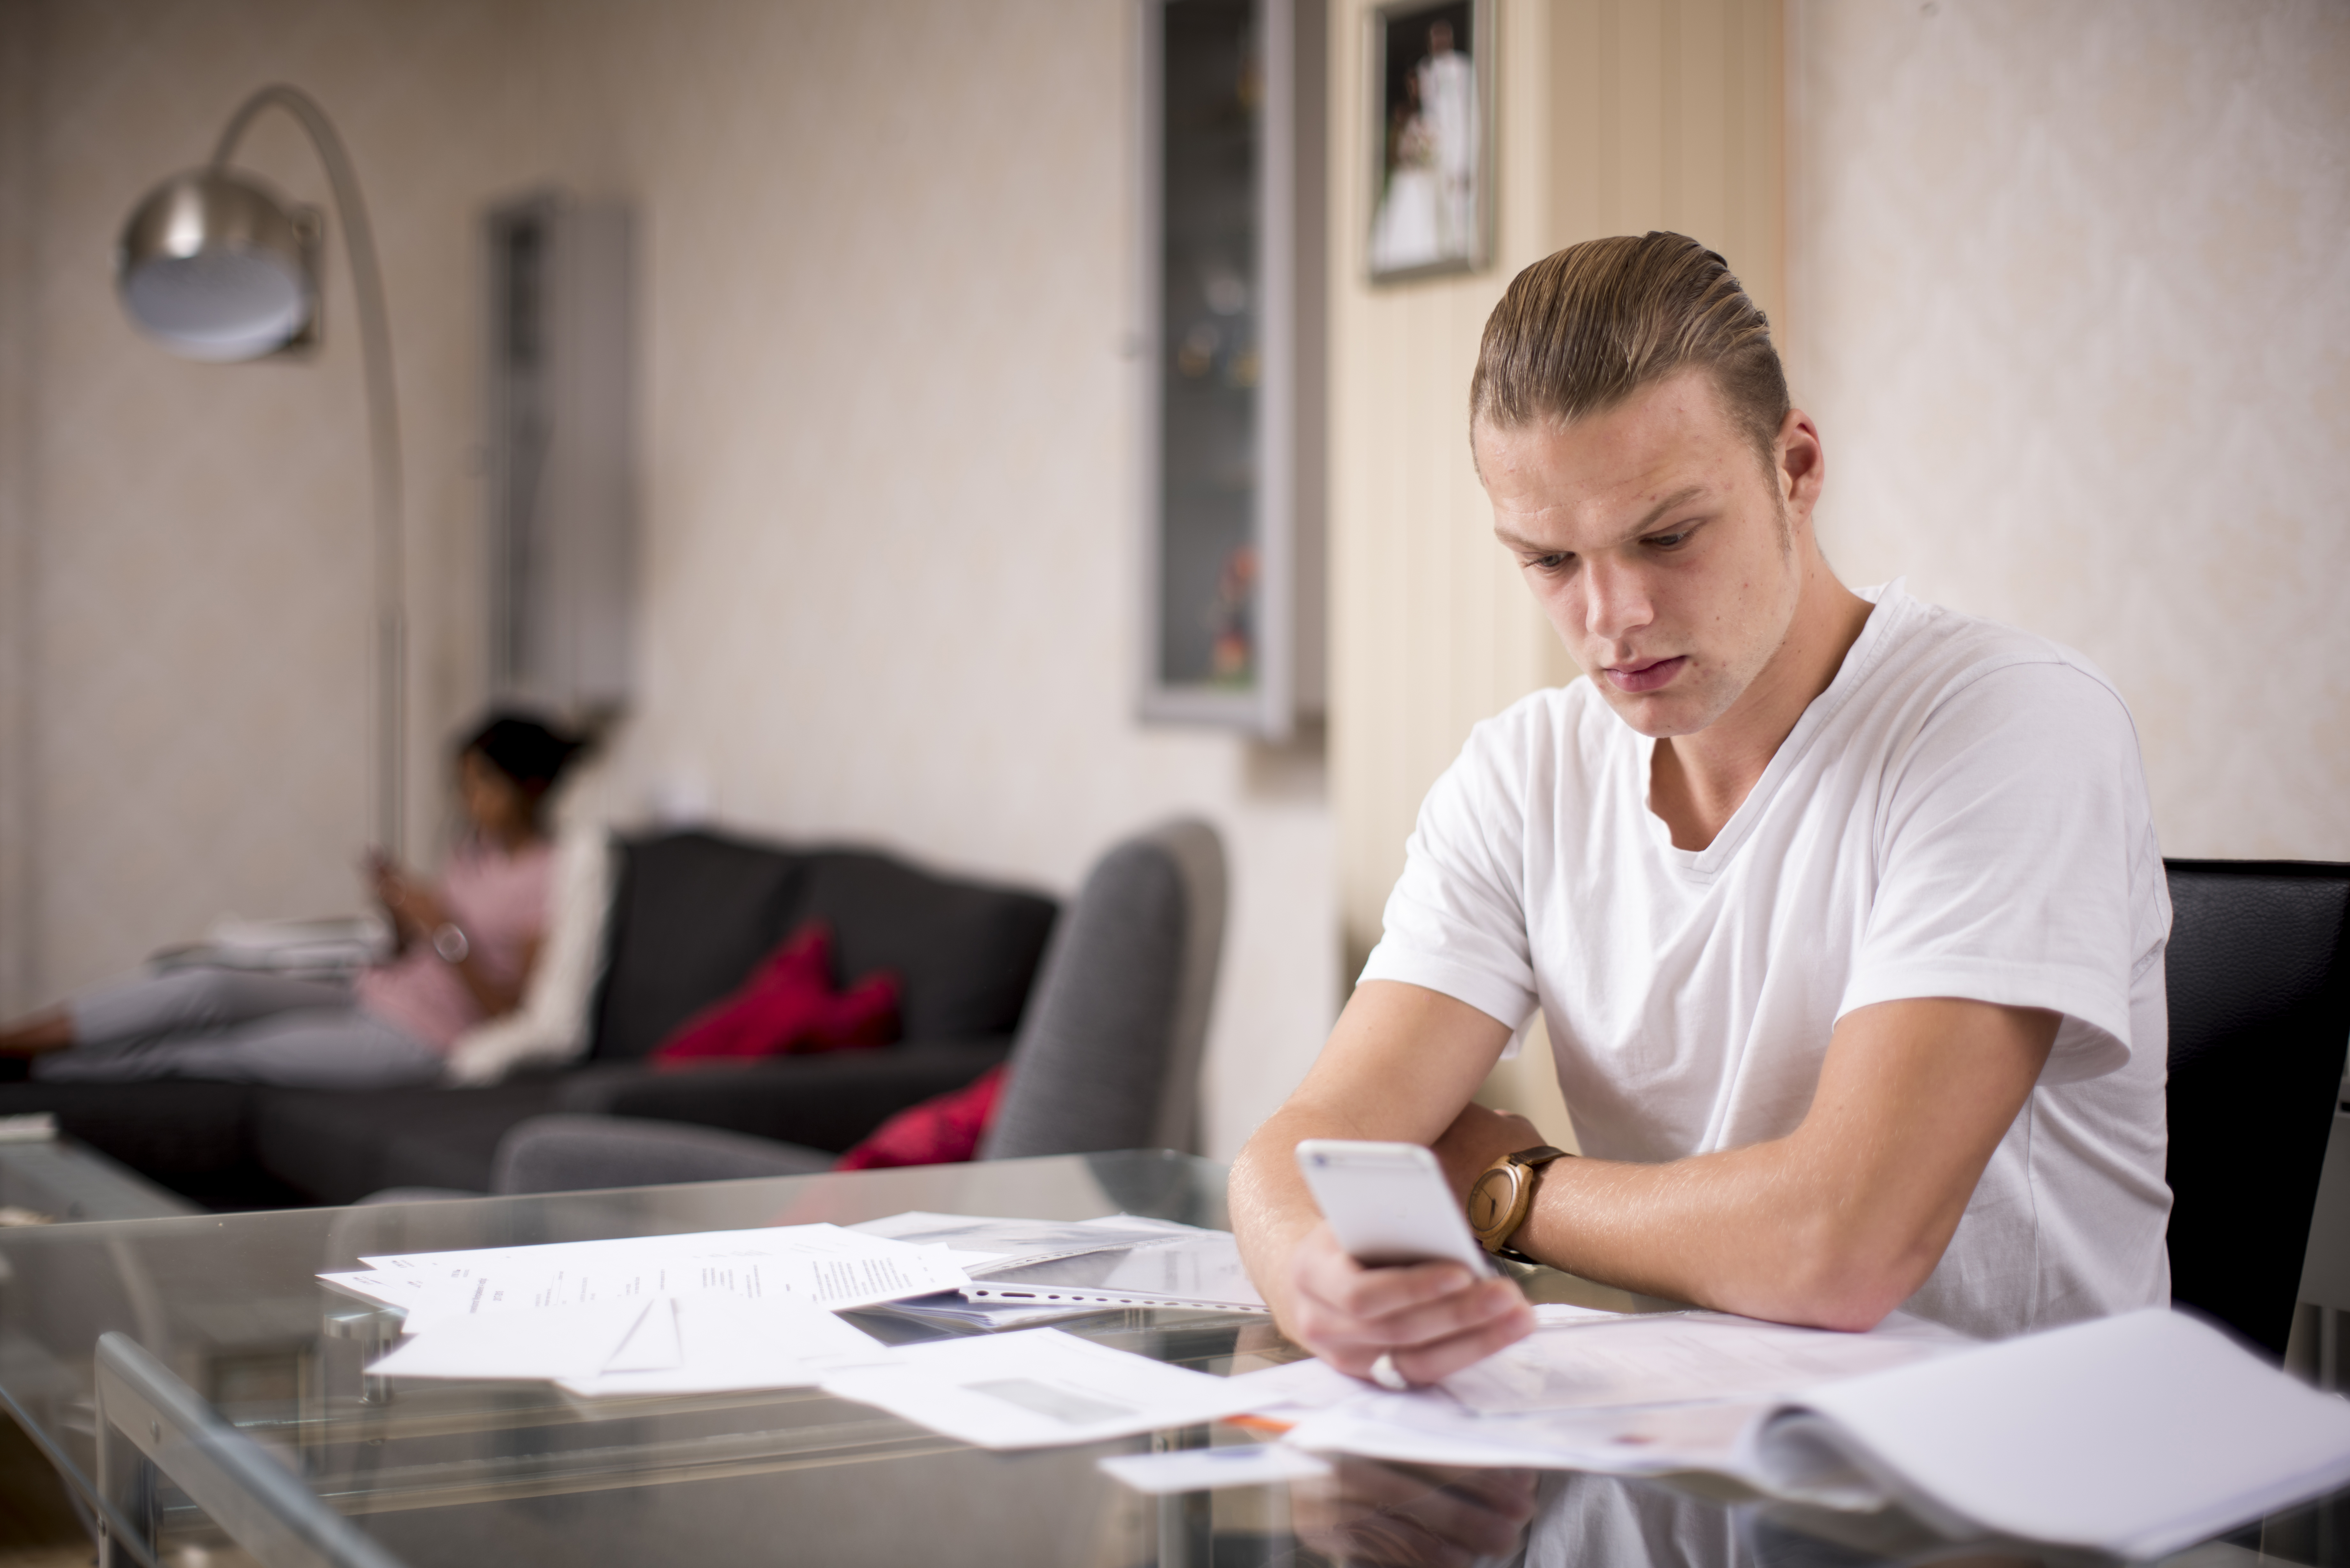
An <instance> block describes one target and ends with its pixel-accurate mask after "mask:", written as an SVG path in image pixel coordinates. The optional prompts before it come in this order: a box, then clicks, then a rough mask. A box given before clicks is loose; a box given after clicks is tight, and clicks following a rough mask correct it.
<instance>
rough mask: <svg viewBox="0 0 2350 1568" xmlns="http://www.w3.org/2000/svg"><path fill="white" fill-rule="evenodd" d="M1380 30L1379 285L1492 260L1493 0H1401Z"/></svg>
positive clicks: (1373, 219)
mask: <svg viewBox="0 0 2350 1568" xmlns="http://www.w3.org/2000/svg"><path fill="white" fill-rule="evenodd" d="M1366 20H1367V25H1368V26H1369V28H1370V40H1369V45H1370V47H1369V50H1368V53H1369V56H1370V79H1369V80H1368V82H1367V83H1366V84H1365V85H1366V88H1367V91H1366V93H1365V101H1366V103H1367V105H1368V107H1369V110H1370V127H1369V130H1370V136H1369V140H1368V143H1367V145H1368V146H1369V149H1370V157H1369V162H1370V171H1369V173H1370V206H1369V213H1370V219H1369V223H1368V224H1367V229H1366V232H1365V234H1364V236H1363V238H1364V246H1365V257H1366V263H1367V265H1366V270H1367V272H1368V274H1369V275H1370V280H1371V281H1372V282H1373V283H1375V284H1386V283H1402V282H1407V281H1409V280H1411V279H1415V278H1423V277H1440V276H1443V275H1447V274H1451V273H1463V272H1476V271H1479V270H1481V269H1482V268H1483V267H1484V266H1485V265H1487V264H1488V263H1489V262H1490V261H1491V260H1492V254H1493V77H1494V70H1493V57H1494V36H1493V4H1492V0H1391V3H1390V4H1388V5H1377V6H1374V7H1373V8H1372V9H1371V10H1370V12H1369V13H1368V14H1367V18H1366Z"/></svg>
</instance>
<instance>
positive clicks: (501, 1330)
mask: <svg viewBox="0 0 2350 1568" xmlns="http://www.w3.org/2000/svg"><path fill="white" fill-rule="evenodd" d="M361 1262H365V1263H366V1264H367V1265H368V1267H367V1268H366V1269H364V1270H357V1271H352V1272H341V1273H329V1274H321V1275H320V1276H319V1278H320V1279H322V1280H324V1281H325V1282H328V1284H330V1285H333V1286H335V1287H336V1288H337V1289H338V1290H343V1291H347V1292H349V1293H352V1294H355V1295H359V1296H365V1297H368V1298H369V1299H372V1300H375V1301H380V1302H383V1303H388V1304H390V1305H392V1306H397V1307H400V1308H401V1309H402V1310H403V1311H404V1312H405V1314H406V1321H405V1322H404V1323H403V1324H402V1325H401V1327H402V1332H403V1334H405V1335H406V1336H407V1337H406V1339H405V1341H404V1342H403V1343H402V1344H401V1345H400V1347H399V1348H398V1349H396V1350H394V1351H393V1352H392V1353H391V1354H390V1355H388V1356H385V1357H384V1358H383V1359H382V1360H380V1361H378V1362H377V1363H376V1364H375V1365H374V1366H371V1367H369V1371H370V1372H374V1373H377V1374H379V1375H380V1376H393V1377H458V1378H482V1377H488V1378H506V1379H524V1378H546V1379H549V1380H552V1381H554V1382H556V1383H559V1384H561V1385H562V1386H564V1387H566V1388H568V1389H570V1390H572V1391H573V1392H575V1393H580V1394H587V1395H601V1394H618V1393H638V1394H672V1393H704V1392H713V1391H718V1390H723V1389H738V1388H783V1387H794V1386H807V1385H812V1384H815V1383H817V1382H820V1381H821V1380H822V1379H823V1378H824V1376H826V1375H827V1373H829V1372H830V1371H832V1370H833V1369H834V1368H836V1367H837V1366H844V1365H850V1364H854V1363H857V1362H859V1361H864V1360H870V1359H873V1358H874V1357H876V1356H879V1355H886V1354H887V1352H886V1347H884V1346H882V1345H880V1344H879V1342H878V1341H876V1340H874V1339H873V1338H872V1336H871V1335H869V1334H864V1333H862V1332H860V1331H859V1330H858V1329H857V1328H855V1327H853V1326H852V1325H850V1324H847V1323H845V1322H843V1321H842V1320H841V1319H839V1318H837V1317H836V1316H834V1315H833V1314H834V1313H836V1312H837V1311H840V1310H842V1309H845V1308H849V1307H861V1306H871V1305H874V1304H876V1303H882V1302H891V1301H898V1300H900V1299H902V1298H905V1297H908V1296H920V1295H928V1294H931V1293H935V1292H938V1291H941V1290H951V1289H954V1288H956V1287H958V1286H960V1285H962V1283H963V1282H965V1281H966V1280H967V1278H968V1276H967V1275H966V1274H965V1273H964V1272H963V1271H962V1265H961V1263H960V1262H958V1261H957V1260H956V1256H955V1255H954V1254H953V1253H951V1252H950V1251H947V1250H946V1249H944V1248H940V1247H924V1246H917V1245H914V1244H912V1243H910V1242H905V1241H893V1240H889V1239H888V1238H885V1237H879V1236H870V1235H862V1234H859V1233H858V1232H856V1231H845V1230H842V1229H841V1228H840V1227H838V1226H836V1225H785V1226H775V1227H771V1228H767V1229H764V1230H756V1231H702V1232H699V1233H695V1234H691V1235H684V1236H640V1237H625V1238H621V1239H619V1240H614V1241H563V1242H555V1243H551V1244H548V1245H546V1246H538V1247H496V1248H486V1249H481V1250H476V1251H462V1252H411V1253H404V1254H400V1255H399V1256H392V1257H376V1258H365V1259H362V1260H361Z"/></svg>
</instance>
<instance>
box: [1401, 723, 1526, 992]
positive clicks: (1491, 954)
mask: <svg viewBox="0 0 2350 1568" xmlns="http://www.w3.org/2000/svg"><path fill="white" fill-rule="evenodd" d="M1532 718H1533V714H1532V713H1531V711H1529V710H1528V709H1527V707H1526V706H1525V705H1524V704H1521V705H1520V707H1518V708H1515V709H1513V710H1512V711H1509V712H1507V713H1504V714H1503V715H1501V716H1500V717H1498V718H1495V719H1491V720H1488V721H1486V722H1484V723H1482V724H1480V725H1478V726H1477V728H1476V729H1475V730H1474V731H1473V732H1471V734H1470V737H1469V743H1468V744H1467V745H1466V746H1464V747H1463V748H1462V749H1461V755H1460V756H1459V757H1458V758H1456V759H1455V760H1454V761H1453V763H1452V765H1451V767H1449V768H1447V769H1446V770H1445V771H1444V773H1443V774H1442V776H1440V778H1438V780H1437V781H1436V784H1435V786H1434V787H1433V788H1431V789H1430V791H1429V792H1428V797H1427V799H1425V800H1424V801H1422V802H1421V803H1420V808H1419V824H1418V826H1415V827H1414V829H1413V831H1412V836H1411V838H1410V841H1409V843H1408V844H1407V845H1406V846H1405V848H1404V868H1403V875H1402V877H1399V878H1398V880H1397V882H1396V885H1395V890H1394V891H1393V892H1392V893H1390V894H1389V895H1388V902H1387V909H1386V913H1385V916H1384V918H1383V922H1382V923H1383V926H1384V930H1383V933H1382V935H1381V937H1380V940H1379V945H1378V947H1376V948H1374V949H1372V950H1371V956H1370V960H1369V961H1368V962H1367V963H1366V964H1365V965H1364V966H1363V973H1362V978H1363V979H1365V980H1394V981H1405V982H1407V983H1409V984H1411V985H1419V986H1425V987H1426V988H1427V989H1429V990H1430V991H1434V992H1442V993H1443V994H1444V995H1446V996H1450V997H1451V998H1453V999H1454V1000H1456V1001H1460V1002H1467V1003H1468V1004H1469V1005H1470V1006H1471V1007H1473V1008H1475V1009H1477V1010H1478V1011H1479V1012H1483V1013H1486V1014H1488V1015H1489V1016H1491V1017H1492V1018H1495V1019H1498V1020H1499V1021H1500V1022H1501V1023H1503V1024H1504V1025H1505V1026H1507V1027H1508V1028H1511V1029H1513V1030H1514V1029H1517V1028H1519V1027H1520V1026H1521V1025H1522V1024H1523V1023H1525V1021H1526V1019H1527V1017H1528V1015H1530V1014H1531V1013H1532V1012H1534V1002H1535V992H1534V963H1533V959H1532V956H1531V941H1530V939H1529V938H1528V936H1527V930H1526V910H1525V891H1524V885H1525V810H1526V800H1527V796H1528V790H1529V785H1530V780H1529V778H1528V771H1529V767H1530V766H1531V765H1532V761H1533V760H1532V759H1531V758H1530V757H1529V755H1528V753H1529V751H1530V749H1531V748H1530V747H1529V746H1528V744H1527V742H1526V738H1525V732H1526V731H1527V729H1528V728H1530V727H1531V725H1530V721H1531V720H1532Z"/></svg>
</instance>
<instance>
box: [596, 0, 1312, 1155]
mask: <svg viewBox="0 0 2350 1568" xmlns="http://www.w3.org/2000/svg"><path fill="white" fill-rule="evenodd" d="M565 15H566V16H567V18H571V20H570V21H569V23H568V25H567V26H566V27H565V28H563V29H561V30H560V32H561V34H562V36H564V37H566V38H568V39H569V40H570V42H569V43H568V44H567V46H566V47H568V48H571V49H576V50H577V55H576V56H573V55H567V56H565V57H562V64H561V66H560V67H559V74H562V75H564V76H566V77H567V78H574V79H576V80H577V82H578V83H579V84H580V85H581V91H582V93H583V94H584V96H583V97H582V98H581V99H579V100H578V102H577V104H575V106H574V108H573V109H572V111H571V112H573V113H574V114H576V115H577V117H578V121H579V125H580V127H581V130H580V135H579V138H578V140H577V143H576V144H575V146H574V148H573V152H574V155H575V157H576V158H577V162H578V168H577V178H579V179H580V180H581V181H582V182H586V183H589V184H593V185H602V186H608V188H610V189H612V190H615V191H618V192H639V193H641V195H642V196H643V197H644V199H645V200H646V202H647V218H648V230H647V236H646V238H647V249H648V255H649V265H650V280H651V288H650V296H649V297H648V301H647V305H648V323H647V327H648V337H647V341H648V344H649V347H650V359H649V364H648V367H647V378H648V379H647V386H646V390H647V394H648V398H647V408H648V411H649V428H648V430H647V432H646V434H647V441H648V445H647V456H648V472H649V474H650V488H649V491H648V493H647V496H646V506H647V510H648V512H649V514H650V516H651V517H652V518H653V519H654V524H655V525H654V528H653V531H652V535H651V538H650V552H649V554H648V556H647V558H646V560H645V563H644V593H645V598H644V606H645V612H646V628H645V631H646V636H645V645H644V649H645V658H644V676H645V682H646V686H645V701H644V702H643V704H642V714H643V716H642V719H641V721H640V722H638V723H636V724H635V725H634V726H632V728H631V729H630V731H629V732H628V734H627V735H626V737H625V739H624V743H623V745H622V747H621V750H620V753H619V756H618V757H617V758H616V769H615V771H616V773H617V774H618V775H619V777H618V779H617V780H616V782H615V789H616V792H617V793H618V794H619V796H620V797H622V798H624V799H648V798H654V797H659V796H662V795H671V796H680V797H687V798H702V799H706V800H707V801H709V802H710V803H711V804H712V805H713V806H714V808H715V810H716V811H717V813H718V814H719V815H721V816H722V817H723V818H724V819H726V820H729V821H734V822H742V823H746V824H754V825H757V826H763V827H771V828H774V829H775V830H778V831H781V832H785V833H789V834H794V835H807V836H814V835H823V836H833V835H841V836H852V837H858V838H863V839H869V840H873V841H877V842H880V843H884V844H888V845H891V846H898V847H899V848H902V849H905V850H908V851H910V852H911V853H914V854H916V855H919V856H922V857H927V858H930V859H931V860H934V861H937V862H940V863H943V864H947V865H951V866H956V867H963V868H966V869H970V870H974V871H981V872H988V873H995V874H1001V875H1004V876H1011V877H1026V878H1038V879H1042V880H1044V881H1045V882H1046V883H1048V884H1049V885H1052V886H1054V887H1056V888H1069V887H1071V886H1073V885H1074V884H1075V882H1076V879H1077V877H1080V876H1081V875H1082V874H1083V871H1084V869H1085V867H1086V865H1087V862H1088V860H1089V859H1090V858H1091V857H1093V856H1094V855H1095V854H1096V853H1097V852H1098V851H1099V850H1100V849H1101V848H1103V847H1104V846H1107V844H1108V843H1109V842H1110V840H1111V839H1113V838H1114V837H1115V836H1118V835H1119V834H1121V833H1124V832H1126V831H1128V830H1129V829H1131V828H1133V827H1136V826H1140V825H1142V824H1144V823H1147V822H1149V821H1150V820H1152V819H1154V818H1156V817H1159V816H1160V815H1164V814H1167V813H1170V812H1174V811H1195V812H1200V813H1202V814H1204V815H1207V816H1208V817H1210V818H1211V820H1212V821H1214V822H1215V823H1216V825H1217V826H1219V827H1220V828H1221V829H1222V832H1223V834H1224V836H1225V841H1226V846H1227V849H1228V852H1229V854H1230V856H1231V859H1232V873H1233V877H1232V919H1231V924H1230V926H1229V928H1228V933H1227V940H1226V946H1225V950H1224V971H1223V981H1222V986H1221V988H1220V994H1219V998H1218V1004H1217V1009H1216V1013H1215V1017H1214V1019H1213V1022H1212V1025H1211V1044H1210V1058H1209V1063H1208V1067H1207V1073H1208V1101H1209V1110H1210V1125H1209V1129H1208V1131H1209V1137H1208V1143H1209V1147H1210V1148H1211V1150H1212V1151H1214V1152H1219V1153H1227V1154H1228V1153H1230V1152H1232V1151H1233V1150H1235V1149H1236V1148H1237V1147H1238V1146H1239V1143H1240V1142H1241V1140H1242V1139H1243V1138H1244V1137H1246V1136H1247V1134H1248V1133H1249V1132H1250V1131H1251V1130H1253V1127H1254V1126H1255V1124H1256V1122H1257V1121H1258V1120H1260V1119H1262V1117H1263V1115H1264V1114H1265V1113H1266V1112H1268V1111H1270V1110H1271V1109H1272V1107H1273V1106H1274V1105H1275V1104H1277V1103H1278V1102H1279V1099H1280V1098H1281V1096H1283V1095H1284V1094H1285V1093H1286V1092H1287V1090H1288V1088H1289V1087H1290V1085H1292V1084H1293V1083H1294V1082H1295V1079H1296V1077H1297V1076H1299V1075H1302V1073H1303V1072H1304V1070H1305V1064H1307V1062H1309V1061H1310V1060H1311V1058H1312V1055H1313V1054H1314V1052H1315V1050H1316V1049H1317V1048H1318V1047H1319V1045H1320V1044H1321V1039H1322V1035H1323V1033H1325V1032H1326V1029H1327V1027H1328V1024H1329V1022H1330V1018H1331V1015H1332V1012H1333V1011H1334V1007H1335V1001H1334V999H1335V997H1336V990H1337V973H1336V971H1337V952H1336V940H1335V935H1334V933H1335V929H1336V919H1335V915H1334V912H1333V909H1332V894H1331V887H1332V882H1333V877H1332V870H1331V851H1330V828H1329V815H1328V811H1327V808H1326V805H1325V786H1324V783H1323V769H1322V765H1321V762H1320V759H1319V756H1318V754H1316V753H1313V752H1311V751H1304V750H1301V751H1295V752H1278V751H1275V752H1268V751H1266V750H1263V749H1262V748H1259V747H1256V746H1253V745H1252V744H1250V743H1247V742H1242V741H1240V740H1237V739H1235V738H1233V737H1232V736H1230V735H1226V734H1222V733H1217V732H1201V731H1184V730H1170V729H1144V728H1142V727H1140V726H1139V725H1138V724H1136V723H1135V722H1134V721H1133V720H1132V719H1131V717H1130V716H1129V715H1130V712H1131V708H1132V701H1131V690H1132V670H1131V667H1130V665H1129V663H1128V659H1129V657H1130V650H1131V649H1132V647H1133V644H1134V639H1133V637H1132V636H1131V634H1130V628H1131V627H1132V624H1133V620H1132V618H1133V615H1134V613H1135V611H1134V606H1135V602H1136V596H1135V594H1134V592H1133V589H1132V574H1133V572H1134V570H1135V563H1134V557H1133V552H1132V549H1131V543H1132V523H1133V519H1132V512H1131V501H1130V497H1131V495H1132V493H1133V488H1134V487H1133V484H1132V481H1131V477H1130V476H1131V474H1132V472H1133V462H1134V438H1135V430H1134V426H1135V421H1136V417H1137V416H1136V414H1135V402H1134V396H1133V393H1134V375H1135V361H1133V360H1131V359H1129V358H1127V344H1128V340H1129V337H1130V335H1131V334H1132V332H1133V330H1134V328H1135V325H1136V323H1137V320H1138V319H1139V318H1138V315H1137V310H1136V302H1135V300H1134V299H1133V297H1132V294H1131V288H1130V285H1129V281H1128V280H1129V279H1130V278H1131V276H1132V275H1133V272H1134V267H1133V258H1132V255H1131V247H1130V243H1129V238H1128V235H1129V226H1130V224H1131V222H1132V219H1133V210H1132V206H1131V201H1132V192H1133V185H1132V180H1131V176H1130V162H1131V160H1132V157H1133V152H1132V145H1133V144H1132V140H1131V131H1132V120H1133V116H1134V112H1135V105H1134V101H1133V97H1132V89H1133V82H1132V74H1131V70H1130V65H1129V58H1130V55H1131V51H1132V48H1133V39H1132V36H1131V35H1130V33H1129V31H1128V28H1129V26H1130V11H1129V9H1128V7H1126V6H1124V5H1117V4H1109V3H1098V0H1078V3H1071V0H1026V3H1018V0H998V3H991V4H988V5H971V4H966V3H962V0H919V3H918V0H866V3H862V4H858V5H797V6H782V5H773V4H744V5H725V4H720V3H717V0H701V3H696V4H687V5H660V6H655V5H602V6H598V7H594V8H592V9H587V10H586V11H584V12H583V11H582V10H581V9H580V8H578V7H566V9H565Z"/></svg>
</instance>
